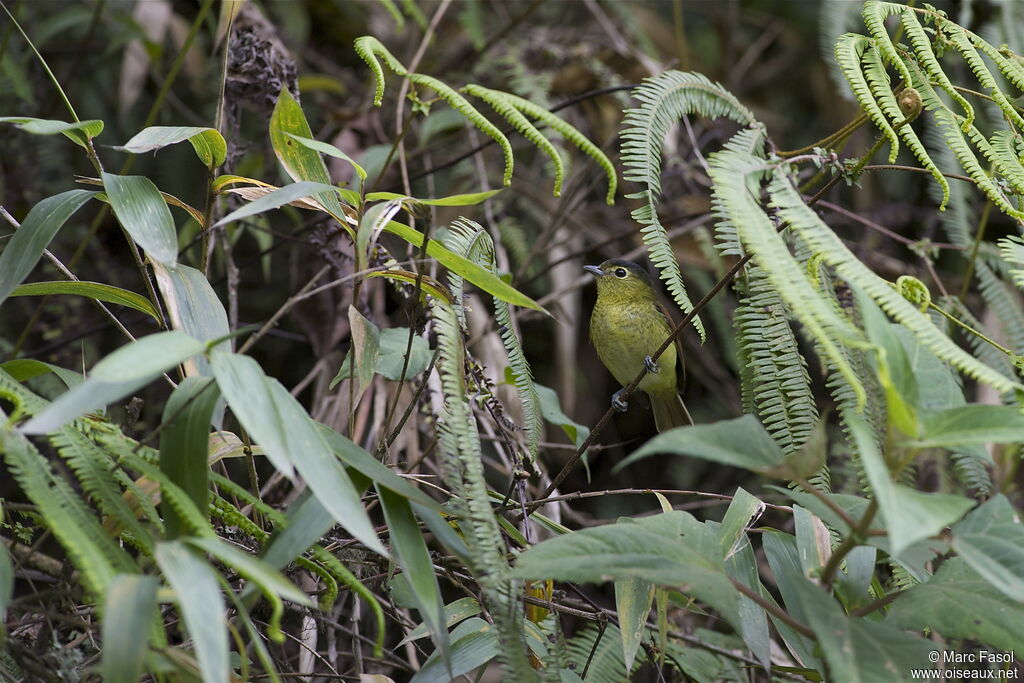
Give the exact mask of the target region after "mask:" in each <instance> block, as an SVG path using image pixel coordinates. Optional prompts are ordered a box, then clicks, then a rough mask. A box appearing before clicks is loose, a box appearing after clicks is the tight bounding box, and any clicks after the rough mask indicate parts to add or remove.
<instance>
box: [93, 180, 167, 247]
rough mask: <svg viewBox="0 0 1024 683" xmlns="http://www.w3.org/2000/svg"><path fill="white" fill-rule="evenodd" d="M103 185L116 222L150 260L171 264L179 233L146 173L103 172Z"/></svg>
mask: <svg viewBox="0 0 1024 683" xmlns="http://www.w3.org/2000/svg"><path fill="white" fill-rule="evenodd" d="M103 187H104V189H105V190H106V193H107V198H108V199H109V200H110V206H111V208H112V209H113V210H114V215H115V216H117V220H118V222H119V223H120V224H121V226H122V227H123V228H124V229H125V230H126V231H127V232H128V234H129V235H131V237H132V239H133V240H135V242H136V243H138V245H139V246H140V247H142V248H143V249H144V250H145V251H146V255H147V256H149V257H150V258H151V259H152V260H154V261H158V262H160V263H162V264H164V265H174V263H175V262H176V261H177V259H178V235H177V232H176V231H175V228H174V219H173V218H172V217H171V210H170V209H169V208H168V207H167V201H166V200H165V199H164V198H163V196H162V195H161V194H160V190H158V189H157V186H156V185H154V184H153V181H152V180H150V179H149V178H147V177H145V176H138V175H136V176H120V175H114V174H113V173H106V172H105V173H103Z"/></svg>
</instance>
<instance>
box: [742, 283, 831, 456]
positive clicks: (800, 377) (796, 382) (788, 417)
mask: <svg viewBox="0 0 1024 683" xmlns="http://www.w3.org/2000/svg"><path fill="white" fill-rule="evenodd" d="M747 287H748V291H747V293H746V294H745V296H744V297H743V298H742V299H741V301H740V305H739V306H738V307H737V308H736V312H735V314H734V324H735V327H736V338H737V342H738V344H739V346H740V347H741V351H740V353H741V357H742V358H743V359H744V361H745V362H744V365H745V366H746V367H745V368H744V372H743V373H742V375H741V379H743V380H744V385H745V386H743V392H744V394H743V395H744V400H745V401H749V403H750V405H751V406H752V407H753V408H754V410H753V411H751V412H754V413H755V414H756V415H757V416H758V417H759V418H760V419H761V422H762V423H763V424H764V427H765V429H767V430H768V433H769V434H771V435H772V438H773V439H775V442H776V443H778V444H779V447H781V448H782V450H783V452H785V453H787V454H788V453H792V452H794V451H796V450H797V449H799V448H800V446H801V445H803V443H804V442H805V441H806V440H807V437H808V435H810V433H811V431H813V429H814V425H815V423H816V421H817V419H818V410H817V406H816V405H815V403H814V394H813V393H811V378H810V375H809V374H808V372H807V361H806V360H804V357H803V355H802V354H801V353H800V348H799V345H798V344H797V340H796V336H795V335H794V334H793V329H792V328H791V327H790V325H789V320H788V317H787V312H786V309H785V305H784V304H783V303H782V300H781V299H780V298H779V295H778V293H777V292H775V291H774V290H773V289H772V288H771V286H770V285H769V283H768V279H767V278H766V277H765V275H764V272H763V271H762V270H761V268H760V267H759V266H755V267H748V268H747ZM748 383H749V384H748ZM748 396H749V399H748V398H747V397H748Z"/></svg>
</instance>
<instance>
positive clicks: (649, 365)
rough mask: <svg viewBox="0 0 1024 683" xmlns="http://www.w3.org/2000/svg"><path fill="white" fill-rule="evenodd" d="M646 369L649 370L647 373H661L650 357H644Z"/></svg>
mask: <svg viewBox="0 0 1024 683" xmlns="http://www.w3.org/2000/svg"><path fill="white" fill-rule="evenodd" d="M644 367H645V368H647V372H653V373H657V372H658V371H659V370H658V364H657V363H655V362H654V359H653V358H651V357H650V356H644Z"/></svg>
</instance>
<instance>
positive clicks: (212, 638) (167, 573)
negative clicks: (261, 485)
mask: <svg viewBox="0 0 1024 683" xmlns="http://www.w3.org/2000/svg"><path fill="white" fill-rule="evenodd" d="M154 556H155V558H156V563H157V564H158V565H159V566H160V570H161V571H162V572H163V573H164V577H165V578H166V579H167V582H168V583H169V584H171V588H173V589H174V592H175V594H176V597H177V600H178V606H179V607H180V608H181V614H182V617H183V618H184V621H185V628H186V629H187V630H188V635H189V636H191V638H192V647H193V648H194V649H195V651H196V659H197V660H199V671H200V673H201V674H202V679H203V681H204V683H227V682H228V678H229V674H230V671H231V669H230V667H229V665H228V632H227V628H225V615H224V596H223V595H221V592H220V585H219V584H218V582H217V574H216V572H215V571H214V569H213V567H211V566H210V563H209V562H207V561H206V560H204V559H203V558H201V557H199V555H197V554H196V553H195V552H193V551H192V550H190V549H189V548H188V546H186V545H185V544H184V543H182V542H181V541H169V542H167V543H160V544H159V545H157V547H156V552H155V553H154Z"/></svg>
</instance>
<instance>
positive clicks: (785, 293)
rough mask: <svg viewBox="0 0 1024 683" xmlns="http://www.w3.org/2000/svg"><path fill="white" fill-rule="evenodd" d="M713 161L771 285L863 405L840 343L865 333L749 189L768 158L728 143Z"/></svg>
mask: <svg viewBox="0 0 1024 683" xmlns="http://www.w3.org/2000/svg"><path fill="white" fill-rule="evenodd" d="M709 163H710V169H711V179H712V181H713V183H714V185H713V189H712V191H713V192H714V193H715V195H716V197H717V199H718V201H719V202H720V203H721V206H722V207H723V209H724V210H726V211H727V212H728V215H729V218H730V220H731V221H732V223H733V224H734V225H736V226H737V229H738V231H739V236H740V239H741V240H742V241H743V244H744V246H745V247H746V248H747V250H748V251H750V252H752V253H753V254H754V258H755V260H756V262H757V263H758V264H759V265H760V266H761V267H762V268H763V269H764V272H765V275H766V276H767V277H768V280H769V281H770V283H771V285H772V288H773V289H774V290H775V291H776V292H778V294H779V296H780V297H781V298H782V300H783V301H784V302H786V304H787V305H788V306H789V309H790V310H791V311H793V313H794V314H795V315H796V317H797V318H798V319H799V320H800V322H802V323H803V324H804V326H805V328H806V329H807V331H808V334H810V335H811V336H812V337H813V338H814V339H815V340H816V341H817V342H818V343H819V345H820V347H821V350H822V352H823V354H824V357H826V358H828V359H829V360H830V361H831V362H832V363H833V364H834V366H835V368H836V370H837V371H838V372H840V373H842V374H843V376H844V377H845V378H846V380H847V381H848V382H849V384H850V385H851V386H852V387H854V388H855V390H856V392H857V395H858V397H859V399H858V405H860V406H863V404H864V401H865V400H866V397H865V394H864V390H863V387H862V386H861V383H860V380H859V379H858V377H857V376H856V375H855V373H854V372H853V370H852V368H851V367H850V366H849V364H848V363H847V361H846V359H845V358H844V357H843V354H842V352H841V350H840V346H841V345H840V343H839V340H846V341H852V340H857V341H861V340H862V335H861V334H860V332H859V331H858V330H856V329H855V328H854V327H853V326H852V325H850V324H849V322H848V321H846V320H844V319H842V318H841V317H840V316H838V315H837V314H836V313H835V311H834V310H833V309H832V308H831V307H830V306H829V305H828V304H827V303H826V302H825V300H824V299H823V298H822V297H821V296H820V295H819V294H818V292H817V291H816V290H815V288H814V286H813V285H812V283H811V282H810V280H809V278H808V275H807V273H806V270H805V269H804V268H802V267H801V266H800V264H799V263H798V262H797V261H796V259H794V258H793V255H792V254H791V253H790V252H789V249H788V247H787V246H786V244H785V242H784V241H783V239H782V237H781V236H780V235H779V234H778V233H777V232H776V230H775V227H774V225H772V222H771V219H769V217H768V215H767V214H766V213H765V211H764V210H763V209H762V208H761V207H760V206H759V205H758V202H757V200H756V198H755V197H754V196H752V194H751V192H750V191H749V188H748V185H747V182H748V178H747V176H748V175H751V174H754V173H760V172H762V171H763V170H764V168H765V166H766V161H765V159H763V158H758V157H754V156H752V155H750V154H744V153H742V152H739V151H737V150H735V149H726V150H723V151H721V152H718V153H716V154H714V155H713V156H712V157H711V159H710V160H709ZM776 174H779V175H781V172H779V171H776ZM783 177H784V176H783ZM787 182H788V180H787ZM837 240H838V238H837Z"/></svg>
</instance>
